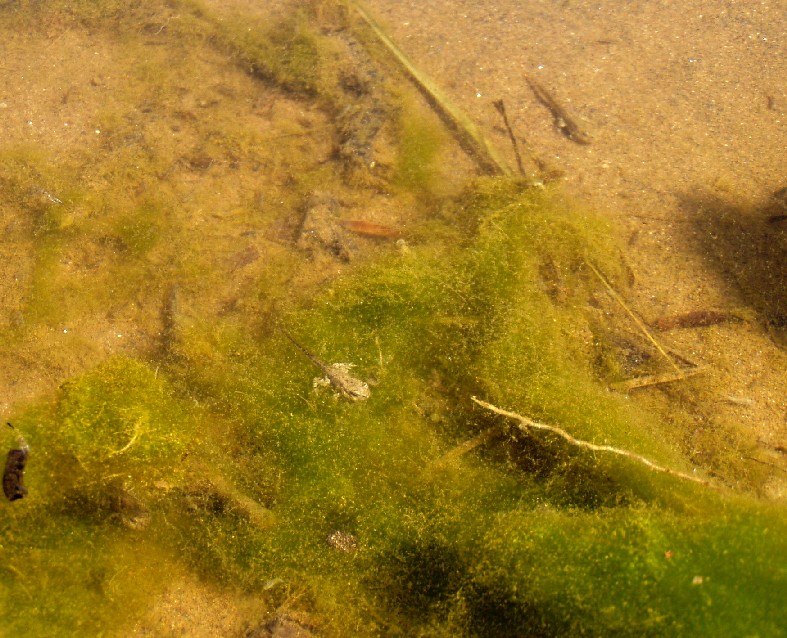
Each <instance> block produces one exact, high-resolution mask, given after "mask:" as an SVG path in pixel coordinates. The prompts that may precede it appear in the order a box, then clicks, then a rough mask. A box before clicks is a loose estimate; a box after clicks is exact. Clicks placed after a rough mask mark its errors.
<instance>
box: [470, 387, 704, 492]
mask: <svg viewBox="0 0 787 638" xmlns="http://www.w3.org/2000/svg"><path fill="white" fill-rule="evenodd" d="M470 398H471V399H472V400H473V401H475V402H476V403H477V404H478V405H480V406H481V407H482V408H486V409H487V410H491V411H492V412H494V413H495V414H499V415H501V416H505V417H508V418H509V419H515V420H517V421H519V423H520V426H519V427H520V429H522V430H526V428H532V429H537V430H548V431H549V432H553V433H554V434H557V435H558V436H560V437H562V438H564V439H565V440H566V441H568V442H569V443H570V444H571V445H576V446H577V447H582V448H585V449H587V450H593V451H594V452H611V453H612V454H618V455H620V456H627V457H628V458H630V459H634V460H635V461H638V462H639V463H642V464H643V465H646V466H647V467H649V468H650V469H651V470H653V471H655V472H663V473H664V474H669V475H670V476H677V477H678V478H682V479H686V480H687V481H694V482H695V483H701V484H703V485H710V484H709V483H708V482H707V481H706V480H704V479H701V478H698V477H696V476H691V475H690V474H684V473H683V472H678V471H677V470H671V469H670V468H668V467H662V466H661V465H656V464H655V463H654V462H653V461H649V460H648V459H646V458H645V457H644V456H640V455H639V454H635V453H634V452H630V451H629V450H623V449H621V448H617V447H612V446H611V445H595V444H594V443H589V442H588V441H582V440H580V439H575V438H574V437H573V436H571V435H570V434H569V433H568V432H566V431H565V430H563V429H562V428H559V427H556V426H554V425H546V424H545V423H537V422H536V421H533V420H531V419H528V418H527V417H524V416H522V415H520V414H517V413H516V412H509V411H507V410H502V409H500V408H497V407H495V406H494V405H492V404H491V403H487V402H486V401H481V400H480V399H476V398H475V397H470Z"/></svg>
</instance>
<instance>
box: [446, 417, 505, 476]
mask: <svg viewBox="0 0 787 638" xmlns="http://www.w3.org/2000/svg"><path fill="white" fill-rule="evenodd" d="M502 433H503V428H502V427H500V426H499V425H493V426H492V427H489V428H487V429H486V430H483V431H482V432H481V433H480V434H477V435H476V436H474V437H473V438H472V439H468V440H467V441H465V442H463V443H460V444H459V445H457V446H456V447H454V448H452V449H451V450H449V451H448V452H446V453H445V454H443V456H441V457H440V458H439V459H437V460H436V461H435V462H434V463H433V464H432V467H433V468H439V467H442V466H444V465H447V464H448V463H450V462H451V461H454V460H456V459H458V458H459V457H462V456H464V455H465V454H467V453H468V452H471V451H472V450H475V449H476V448H477V447H479V446H480V445H483V444H484V443H488V442H489V441H491V440H492V439H494V438H495V437H497V436H499V435H501V434H502Z"/></svg>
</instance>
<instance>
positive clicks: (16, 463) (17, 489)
mask: <svg viewBox="0 0 787 638" xmlns="http://www.w3.org/2000/svg"><path fill="white" fill-rule="evenodd" d="M28 455H29V452H28V450H27V448H26V447H24V448H21V449H13V450H10V451H9V452H8V457H7V458H6V461H5V471H4V472H3V493H4V494H5V496H6V498H7V499H8V500H9V501H16V500H18V499H20V498H24V497H25V496H26V495H27V488H26V487H25V485H24V474H25V464H26V463H27V457H28Z"/></svg>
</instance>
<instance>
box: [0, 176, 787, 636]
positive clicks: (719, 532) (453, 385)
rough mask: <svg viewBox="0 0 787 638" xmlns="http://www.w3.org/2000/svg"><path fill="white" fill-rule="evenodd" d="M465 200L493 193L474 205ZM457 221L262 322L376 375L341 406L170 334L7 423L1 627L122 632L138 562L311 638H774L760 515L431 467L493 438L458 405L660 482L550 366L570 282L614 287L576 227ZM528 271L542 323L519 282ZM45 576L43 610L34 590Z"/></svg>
mask: <svg viewBox="0 0 787 638" xmlns="http://www.w3.org/2000/svg"><path fill="white" fill-rule="evenodd" d="M490 186H495V189H497V188H498V187H503V188H504V189H505V188H508V187H507V186H506V185H505V184H504V183H497V184H496V185H495V184H481V185H480V186H479V189H478V190H477V191H476V193H478V192H479V191H483V190H484V189H485V188H487V187H490ZM498 194H499V193H498ZM467 201H469V202H470V203H469V204H466V205H464V206H462V205H453V206H449V207H447V209H446V211H444V214H446V215H466V216H468V218H469V219H471V220H472V219H476V220H480V223H479V224H477V230H476V232H475V233H474V234H468V235H462V234H461V233H458V232H457V231H449V230H446V236H447V237H448V236H449V235H450V233H451V232H453V233H454V235H453V237H452V239H453V242H448V241H446V243H445V244H442V245H441V243H440V242H436V243H435V244H434V245H424V246H413V247H411V248H410V249H409V250H407V251H405V252H403V253H401V254H391V255H390V256H389V257H387V258H384V259H382V260H381V261H379V262H378V263H375V264H371V265H369V266H367V267H365V268H364V269H362V270H361V272H359V273H358V274H357V275H354V276H352V277H350V278H347V279H344V280H342V281H340V282H337V283H335V285H334V286H333V287H332V289H330V290H329V291H327V292H326V293H325V294H324V295H322V296H321V297H318V298H317V299H315V300H314V302H313V304H312V307H311V308H305V309H302V310H295V311H292V312H291V313H290V315H289V316H288V317H287V318H285V319H284V321H285V322H286V325H287V327H288V329H289V330H290V331H291V332H292V333H293V334H294V335H296V336H297V338H299V339H301V340H302V341H303V343H304V344H305V345H307V346H308V347H310V348H312V349H313V350H314V351H315V353H316V354H317V355H318V356H320V357H322V358H324V359H325V360H327V361H346V362H352V363H355V364H357V368H356V369H355V370H357V374H358V375H374V376H375V377H377V379H378V380H379V384H378V385H377V386H375V387H373V388H372V396H371V398H370V399H368V400H367V401H363V402H358V403H352V402H349V401H346V400H344V399H339V398H335V397H333V396H332V393H331V391H330V389H322V390H315V389H312V387H311V379H312V378H313V377H314V376H315V374H317V373H318V370H317V369H316V368H315V367H314V366H313V365H312V364H311V363H310V362H309V361H308V360H307V359H306V358H305V357H303V356H302V355H301V354H300V353H299V352H298V351H296V350H295V349H294V348H293V347H292V345H291V344H290V343H289V342H288V341H287V340H286V339H284V337H283V335H282V334H281V333H280V332H279V331H278V330H276V329H275V328H272V327H270V326H261V327H260V329H259V334H258V335H257V336H256V337H255V336H254V335H253V333H251V332H250V331H243V330H240V329H239V328H238V326H234V325H232V323H230V322H225V323H223V324H219V325H218V326H215V325H214V326H208V325H204V326H193V325H192V326H191V327H189V328H187V329H182V330H180V334H179V335H178V337H177V339H175V344H174V345H173V348H172V350H173V352H172V356H171V361H170V363H169V364H168V365H167V366H165V367H164V368H160V369H156V368H155V367H151V366H148V365H146V364H143V363H140V362H135V361H131V360H126V359H118V360H114V361H110V362H108V363H107V364H105V365H104V366H102V367H100V368H98V369H97V370H96V371H94V372H92V373H90V374H88V375H86V376H84V377H81V378H79V379H75V380H74V381H72V382H69V383H68V384H67V385H66V386H65V387H64V388H63V389H62V390H61V391H60V394H59V398H58V400H57V402H56V404H55V405H53V406H49V407H47V406H42V407H41V408H37V409H35V410H33V411H32V412H30V413H28V414H26V415H21V416H20V418H19V419H17V424H18V427H19V428H20V429H21V430H22V431H24V432H25V433H26V434H27V435H28V439H29V442H30V445H31V449H32V450H33V454H35V455H36V456H33V457H31V459H35V461H33V460H31V467H30V472H29V474H28V480H29V484H30V485H31V488H32V489H34V490H35V491H36V497H35V499H33V498H30V499H29V500H23V501H22V502H21V504H22V508H14V509H13V510H12V515H11V516H9V517H8V518H6V519H5V521H4V529H3V541H2V542H3V549H4V552H6V555H7V559H6V564H7V565H8V567H7V569H6V570H5V571H4V572H3V582H4V584H5V587H7V588H8V594H9V595H6V596H4V600H5V601H9V600H12V599H13V600H14V605H13V606H10V605H8V608H7V610H6V614H5V616H4V617H6V618H9V619H11V620H10V621H9V622H11V623H12V625H13V626H18V627H21V626H22V623H24V622H26V619H29V618H31V617H35V618H38V619H39V621H40V623H41V625H40V627H42V634H43V633H46V629H44V628H53V627H56V628H59V630H60V631H64V632H71V633H74V632H78V631H79V630H80V628H81V627H82V626H83V625H80V622H84V620H82V619H81V618H82V616H81V614H82V613H83V612H84V613H87V609H88V608H89V607H90V608H96V609H99V610H100V613H99V614H98V615H93V616H91V617H92V618H93V620H92V621H91V622H92V623H94V625H93V627H100V626H102V622H103V621H102V618H106V619H107V622H109V620H108V619H110V618H112V619H114V620H115V621H116V619H117V618H119V617H123V614H124V613H135V612H134V610H137V609H140V605H142V604H143V603H144V601H145V600H146V596H149V595H152V594H153V593H155V592H157V591H160V589H161V584H160V582H159V581H160V579H161V573H160V572H159V571H158V570H155V569H152V570H150V569H147V568H143V567H141V566H140V565H138V564H137V563H136V562H135V560H134V558H133V548H139V547H144V548H145V550H144V551H145V554H146V555H152V556H158V557H159V559H158V560H161V561H162V563H161V564H162V565H166V564H167V563H178V564H180V565H185V566H187V567H189V568H191V569H193V570H196V571H197V572H198V573H200V574H201V575H202V576H203V578H206V579H209V580H216V579H217V580H219V581H221V582H223V583H225V584H226V585H227V586H232V587H240V588H241V589H243V590H246V591H251V592H254V591H258V592H260V595H261V596H263V597H264V599H265V600H268V601H271V604H273V605H274V606H275V605H279V604H280V605H284V606H285V607H287V606H289V607H290V608H296V609H298V608H299V609H300V610H301V611H306V612H308V613H309V614H310V617H311V618H312V620H313V621H314V622H316V623H318V624H319V626H320V628H321V630H322V631H324V632H325V633H327V634H329V635H347V633H348V632H352V633H355V634H357V635H365V634H374V633H403V634H413V633H424V634H427V635H490V636H493V635H501V634H505V633H506V631H508V630H509V629H510V628H511V627H512V626H516V627H521V628H526V629H524V630H525V631H527V632H528V633H531V634H533V635H565V634H566V633H571V634H588V635H598V634H610V633H612V634H619V635H664V634H665V633H670V634H675V633H683V632H689V631H694V632H707V631H710V632H711V633H714V634H717V635H741V634H747V633H750V634H758V635H779V633H778V632H779V631H780V629H779V628H780V627H781V626H783V623H784V620H785V618H784V611H783V609H782V605H781V601H782V600H783V598H784V595H785V592H786V591H787V590H786V589H785V588H786V587H787V584H786V583H785V577H786V574H785V568H784V565H783V564H782V563H780V562H779V561H778V560H776V558H777V557H779V556H784V555H785V551H787V547H786V546H785V538H787V536H786V535H785V533H786V532H787V529H785V528H786V527H787V525H786V524H785V520H784V515H783V510H782V509H780V508H778V507H776V506H772V505H767V504H758V503H757V502H756V501H752V500H750V499H748V498H745V497H741V496H733V495H725V494H724V493H723V492H720V491H718V490H715V489H712V488H709V487H705V486H700V485H696V484H693V483H690V482H687V481H683V480H681V479H678V478H675V477H669V476H664V475H660V474H656V473H653V472H651V471H649V470H647V469H646V468H644V467H642V466H639V465H638V464H636V463H634V462H633V461H630V460H626V459H624V460H616V459H607V458H605V457H604V456H603V455H601V454H598V455H596V456H591V455H590V453H588V452H586V451H584V450H579V449H570V448H569V446H568V445H566V444H565V443H564V442H563V441H562V440H555V439H554V438H552V437H549V436H542V435H534V436H526V435H523V434H522V433H520V432H517V431H515V430H510V431H507V432H506V434H504V435H503V436H501V437H499V438H498V439H497V440H496V441H493V442H491V443H488V444H487V445H486V446H485V447H484V448H481V449H480V450H477V451H475V452H472V453H469V454H467V455H465V456H461V457H456V458H454V459H453V460H452V461H451V462H449V463H443V464H441V463H438V461H439V460H440V459H441V458H442V457H443V455H444V454H445V453H446V452H447V451H448V450H450V449H451V448H452V446H453V445H454V444H457V443H459V442H461V441H462V440H465V439H468V438H470V437H471V436H473V434H474V433H475V432H477V431H479V429H483V428H485V427H488V426H490V425H491V424H493V423H495V422H496V417H492V416H491V415H489V414H485V413H483V412H481V410H480V409H479V408H477V407H474V406H473V404H472V403H471V402H470V401H469V396H470V394H471V393H473V394H477V395H479V396H481V397H484V398H487V399H489V400H490V401H494V402H497V403H499V404H504V405H505V407H507V408H510V409H515V410H519V411H520V412H522V413H527V414H532V415H535V416H537V417H538V418H539V419H540V420H543V421H546V422H551V423H557V424H561V425H562V426H563V427H565V428H567V429H568V430H569V431H571V432H572V433H574V434H575V435H576V436H578V437H581V438H586V439H589V440H593V441H596V442H602V441H603V442H607V443H610V444H613V445H616V446H620V447H626V448H628V449H631V450H633V451H636V452H637V453H640V454H643V455H646V456H648V457H649V458H651V459H653V460H655V461H657V462H659V463H660V464H664V465H668V466H671V467H674V468H675V469H682V470H685V469H687V468H686V467H685V462H683V461H681V459H680V454H679V453H678V452H677V451H676V450H675V449H673V448H672V447H671V446H670V445H669V444H667V443H665V442H664V441H663V440H661V439H660V438H659V436H658V434H659V426H658V423H657V422H656V421H655V420H654V418H653V417H652V416H649V415H647V414H642V413H641V412H637V411H636V410H635V409H634V408H633V407H632V406H631V405H629V404H628V402H627V401H626V400H624V399H623V398H621V397H619V396H617V395H613V394H610V393H609V392H608V391H607V390H606V389H604V387H603V386H601V385H600V384H598V383H597V382H595V381H594V379H593V374H594V366H593V364H592V349H591V350H590V351H583V348H582V347H579V346H576V345H575V339H576V332H575V331H576V326H577V325H583V324H584V323H586V319H584V318H583V313H584V312H585V310H584V308H585V306H584V305H583V303H581V301H582V300H583V299H584V298H586V296H587V295H590V294H592V290H593V288H594V287H597V284H596V283H595V282H594V281H593V280H592V279H591V278H590V277H588V276H587V274H586V273H583V272H581V263H582V262H583V261H584V260H587V259H594V260H597V261H596V263H598V264H604V266H605V267H606V269H607V272H609V273H611V276H614V268H615V262H616V259H615V258H614V257H607V259H604V257H603V256H604V255H610V254H614V252H613V251H612V248H613V247H612V246H610V245H609V243H608V240H607V239H602V238H603V237H607V235H606V234H605V233H600V232H599V229H600V228H601V227H600V226H598V223H599V222H598V221H597V220H594V219H593V218H592V217H586V216H583V215H582V214H581V213H580V212H578V211H573V214H569V213H570V212H571V211H570V210H569V209H568V208H567V207H566V206H565V205H564V204H562V203H561V202H560V201H559V200H557V201H556V200H554V199H553V197H552V196H551V195H550V194H549V193H540V192H537V191H526V192H522V193H519V192H517V189H511V190H510V191H509V192H508V194H507V195H506V196H505V197H504V198H503V200H500V199H499V198H498V197H497V196H495V197H493V198H491V199H489V198H487V197H486V196H481V197H480V198H478V199H473V198H471V199H470V200H467ZM484 202H492V204H493V205H492V206H491V208H486V209H485V204H484ZM457 221H459V220H457ZM466 221H467V220H466ZM461 225H462V224H460V223H457V225H456V226H455V227H461ZM471 225H472V224H470V223H469V222H468V227H469V226H471ZM526 237H539V241H535V242H525V241H523V240H524V239H526ZM599 241H601V242H602V243H601V244H600V245H601V246H602V247H603V248H604V250H602V251H598V249H597V247H598V246H599V243H598V242H599ZM449 243H453V244H454V246H457V245H459V246H460V248H458V249H457V248H454V249H452V250H449V249H448V247H447V245H448V244H449ZM547 253H548V254H549V255H550V256H551V258H552V259H553V260H554V261H555V263H556V267H557V268H558V269H559V270H561V271H563V270H566V271H567V273H568V274H567V275H566V277H565V281H564V283H563V285H564V286H565V287H566V289H567V291H566V293H565V298H564V302H562V305H561V304H556V303H555V302H553V301H552V300H551V297H550V294H549V292H547V291H546V289H540V287H541V286H542V285H543V282H541V283H539V281H538V278H537V277H535V276H534V274H533V273H534V272H538V270H537V269H535V271H534V269H533V266H534V264H535V263H537V262H538V260H539V259H541V258H542V256H543V255H544V254H547ZM501 256H505V258H504V259H499V257H501ZM577 269H579V270H577ZM505 290H509V291H514V292H513V293H512V294H509V295H503V294H501V293H503V292H504V291H505ZM534 317H538V320H536V319H534ZM228 486H230V487H228ZM247 499H250V500H251V501H253V502H254V503H256V504H257V506H258V507H259V509H258V510H256V509H254V507H251V506H250V505H249V504H248V501H247ZM146 518H147V519H149V521H148V522H147V523H145V524H142V523H141V521H143V520H145V519H146ZM65 530H67V531H65ZM336 531H341V532H344V533H346V534H349V535H352V536H353V538H354V539H355V543H356V544H357V545H356V547H355V551H353V552H349V553H345V552H342V551H340V550H337V549H335V548H333V547H331V546H330V544H329V543H328V542H327V540H326V539H328V537H329V536H330V535H331V534H332V533H334V532H336ZM75 535H76V536H75ZM75 538H77V540H76V541H75V540H74V539H75ZM75 542H76V543H77V545H79V546H80V547H82V546H83V545H85V544H87V545H89V546H90V547H91V548H92V550H93V551H92V552H91V553H90V556H89V557H88V556H84V557H83V558H82V559H80V558H79V551H81V550H79V551H78V550H75V545H74V543H75ZM37 548H41V549H37ZM118 552H119V553H118ZM69 557H73V558H74V559H75V560H74V561H73V562H70V561H69ZM64 564H68V565H69V566H70V570H69V576H68V577H69V579H70V582H72V583H73V589H74V594H73V597H70V598H69V604H65V605H64V604H63V596H64V595H63V593H62V591H60V589H59V588H57V587H56V586H54V585H53V584H52V582H51V581H50V579H49V576H48V575H49V574H52V573H54V572H53V571H52V570H54V571H55V572H56V571H57V569H58V567H57V565H64ZM97 574H98V575H97ZM91 583H92V584H91ZM110 583H111V587H110ZM80 585H81V587H80ZM26 590H27V591H28V592H29V594H27V595H22V594H21V592H25V591H26ZM110 590H111V591H112V592H119V593H118V594H117V595H123V596H128V597H129V599H130V600H132V601H134V600H135V601H137V602H136V603H135V604H133V605H131V606H130V607H126V606H123V607H122V608H118V605H117V602H116V601H117V598H115V597H114V596H109V595H107V592H108V591H110ZM293 590H295V591H297V592H300V594H299V595H298V596H297V599H298V601H300V602H297V603H296V602H292V601H291V594H292V591H293ZM97 591H98V592H99V593H98V594H96V592H97ZM11 592H14V595H10V593H11ZM17 592H20V595H16V594H17ZM123 592H125V593H123ZM113 601H114V602H113ZM6 604H7V603H6ZM55 608H57V609H59V610H60V611H58V612H57V613H55V612H54V611H52V610H53V609H55ZM68 610H70V612H69V611H68Z"/></svg>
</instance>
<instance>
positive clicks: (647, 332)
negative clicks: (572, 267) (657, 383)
mask: <svg viewBox="0 0 787 638" xmlns="http://www.w3.org/2000/svg"><path fill="white" fill-rule="evenodd" d="M585 263H586V264H587V265H588V266H589V267H590V269H591V270H592V271H593V272H594V273H595V275H596V277H598V279H599V281H601V283H602V284H604V287H605V288H606V289H607V292H608V293H609V295H610V297H612V298H613V299H614V300H615V301H616V302H617V303H618V304H619V305H620V307H621V308H623V310H625V311H626V313H627V314H628V316H629V317H631V319H632V320H633V321H634V323H635V324H637V328H639V329H640V330H641V331H642V334H644V335H645V337H647V339H648V341H650V342H651V343H652V344H653V345H654V346H655V348H656V350H658V351H659V352H660V353H661V355H662V356H663V357H664V358H665V359H666V360H667V361H669V364H670V365H671V366H672V367H673V368H675V371H676V372H678V373H681V374H682V373H683V370H681V369H680V367H679V366H678V364H677V363H675V362H674V361H673V360H672V357H670V356H669V355H668V354H667V352H666V351H665V350H664V348H662V347H661V344H659V342H658V341H656V339H655V338H654V337H653V335H652V334H650V330H648V327H647V326H646V325H645V324H644V322H643V321H642V319H640V318H639V317H638V316H637V315H635V314H634V311H632V310H631V308H629V307H628V305H626V302H625V301H623V298H622V297H621V296H620V295H619V294H618V293H617V292H616V291H615V289H614V288H613V287H612V286H611V285H610V283H609V282H608V281H607V279H606V277H604V275H602V274H601V272H600V271H599V269H598V268H596V267H595V266H594V265H593V264H592V263H591V262H589V261H587V260H585Z"/></svg>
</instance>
